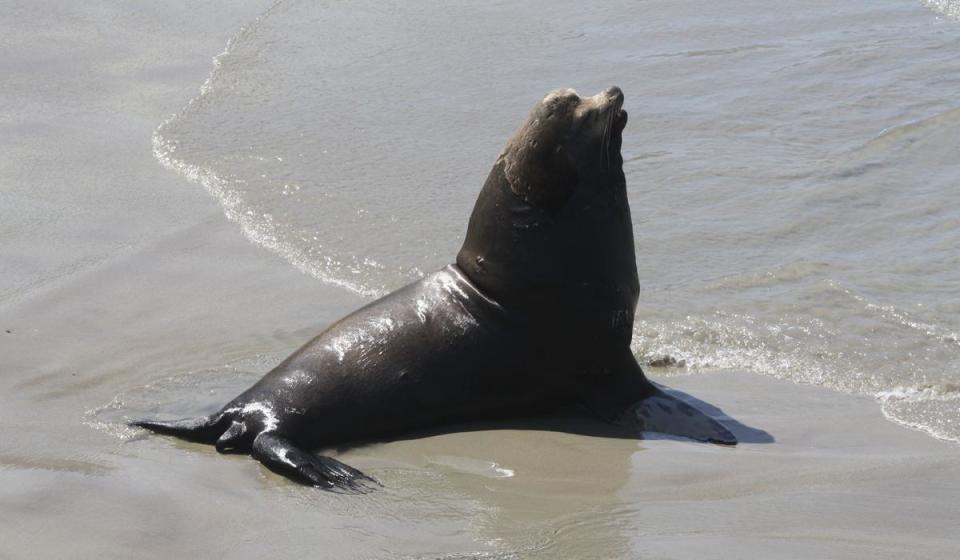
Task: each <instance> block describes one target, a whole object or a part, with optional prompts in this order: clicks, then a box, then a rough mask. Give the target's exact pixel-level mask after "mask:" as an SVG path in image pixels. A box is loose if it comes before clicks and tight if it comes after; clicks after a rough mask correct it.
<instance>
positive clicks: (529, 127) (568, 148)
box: [500, 87, 626, 210]
mask: <svg viewBox="0 0 960 560" xmlns="http://www.w3.org/2000/svg"><path fill="white" fill-rule="evenodd" d="M622 104H623V94H622V92H620V89H619V88H616V87H613V88H610V89H608V90H606V91H604V92H601V93H598V94H597V95H595V96H593V97H586V98H581V97H580V96H579V95H577V92H575V91H574V90H572V89H558V90H555V91H553V92H551V93H550V94H548V95H547V96H546V97H544V98H543V100H541V101H540V102H539V103H537V105H536V106H535V107H534V108H533V111H531V113H530V116H529V117H528V118H527V120H526V122H524V124H523V126H521V127H520V129H519V130H517V132H516V133H514V135H513V137H512V138H511V139H510V141H509V142H508V143H507V147H506V148H505V149H504V151H503V153H502V154H501V155H500V160H501V162H502V165H503V172H504V175H505V176H506V179H507V182H508V183H509V185H510V190H512V191H513V192H514V194H516V195H517V196H519V197H520V198H522V199H523V200H524V201H526V202H527V203H528V204H531V205H533V206H539V207H544V208H547V209H549V210H556V209H558V208H559V207H560V206H562V205H563V203H564V201H566V200H567V199H568V198H569V197H570V194H571V193H572V192H573V190H574V189H575V188H576V186H577V182H578V178H579V174H580V173H582V172H584V171H588V170H591V168H592V167H597V168H603V167H606V166H609V163H610V159H609V158H610V154H609V153H608V151H609V150H610V148H611V145H610V141H611V135H613V134H615V133H619V132H620V130H622V129H623V125H624V124H625V123H626V113H624V112H623V111H621V110H620V107H621V105H622ZM615 121H616V122H615ZM617 148H619V146H617Z"/></svg>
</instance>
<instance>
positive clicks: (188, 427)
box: [129, 414, 223, 443]
mask: <svg viewBox="0 0 960 560" xmlns="http://www.w3.org/2000/svg"><path fill="white" fill-rule="evenodd" d="M222 418H223V414H214V415H212V416H201V417H200V418H186V419H183V420H171V421H167V422H162V421H159V420H137V421H135V422H130V424H129V425H130V426H136V427H137V428H144V429H147V430H150V431H151V432H156V433H158V434H164V435H168V436H175V437H178V438H180V439H185V440H187V441H196V442H200V443H213V442H215V441H217V438H219V437H220V434H221V433H222V432H223V429H222V428H221V427H220V425H219V424H220V420H221V419H222Z"/></svg>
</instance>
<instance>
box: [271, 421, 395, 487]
mask: <svg viewBox="0 0 960 560" xmlns="http://www.w3.org/2000/svg"><path fill="white" fill-rule="evenodd" d="M253 457H254V458H255V459H257V460H258V461H260V462H261V463H263V464H264V466H266V467H267V468H269V469H270V470H272V471H274V472H276V473H278V474H281V475H283V476H286V477H287V478H289V479H291V480H293V481H295V482H299V483H301V484H306V485H308V486H313V487H316V488H320V489H322V490H328V491H331V492H338V493H346V494H366V493H367V492H369V491H371V490H373V489H374V488H375V487H377V486H383V485H382V484H380V482H379V481H377V480H376V479H375V478H373V477H371V476H369V475H367V474H364V473H363V472H361V471H359V470H357V469H355V468H353V467H351V466H350V465H347V464H345V463H341V462H340V461H338V460H336V459H334V458H332V457H324V456H319V455H313V454H312V453H307V452H306V451H303V450H302V449H300V448H298V447H296V446H295V445H294V444H293V442H291V441H290V440H288V439H286V438H284V437H282V436H279V435H277V434H275V433H272V432H264V433H261V434H260V435H258V436H257V437H256V439H254V441H253Z"/></svg>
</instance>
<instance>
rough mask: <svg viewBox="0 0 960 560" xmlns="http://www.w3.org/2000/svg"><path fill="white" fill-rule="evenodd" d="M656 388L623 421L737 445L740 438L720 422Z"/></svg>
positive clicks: (712, 441) (706, 440) (697, 438)
mask: <svg viewBox="0 0 960 560" xmlns="http://www.w3.org/2000/svg"><path fill="white" fill-rule="evenodd" d="M657 391H658V393H655V394H653V395H650V396H649V397H647V398H645V399H643V400H642V401H640V403H639V404H638V405H636V407H635V408H633V409H632V410H630V411H629V412H628V416H632V418H630V417H628V418H625V419H624V420H622V421H623V422H626V423H633V422H635V423H636V426H637V427H638V428H639V429H640V430H643V431H645V432H659V433H661V434H668V435H674V436H681V437H686V438H690V439H695V440H697V441H704V442H708V443H718V444H721V445H736V444H737V438H736V437H734V435H733V434H732V433H730V430H728V429H726V428H724V427H723V425H722V424H720V422H717V421H716V420H714V419H713V418H710V417H709V416H707V415H706V414H704V413H702V412H700V411H699V410H697V409H696V408H694V407H692V406H690V405H689V404H687V403H685V402H683V401H682V400H680V399H678V398H676V397H673V396H671V395H668V394H667V393H665V392H663V391H661V390H659V389H657Z"/></svg>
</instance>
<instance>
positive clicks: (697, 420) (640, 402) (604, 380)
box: [581, 351, 737, 445]
mask: <svg viewBox="0 0 960 560" xmlns="http://www.w3.org/2000/svg"><path fill="white" fill-rule="evenodd" d="M581 395H583V397H584V404H585V405H586V406H587V408H590V409H591V410H593V411H594V412H596V413H598V414H600V416H601V417H603V418H604V419H605V420H607V421H609V422H612V423H615V424H619V425H623V426H628V427H631V428H633V429H636V430H637V431H645V432H659V433H661V434H667V435H673V436H680V437H685V438H690V439H694V440H697V441H704V442H709V443H718V444H722V445H736V444H737V438H736V437H735V436H734V435H733V434H732V433H730V430H728V429H726V428H724V427H723V425H721V424H720V423H719V422H717V421H716V420H714V419H713V418H710V417H709V416H707V415H706V414H704V413H703V412H700V411H699V410H697V409H696V408H694V407H692V406H690V405H689V404H687V403H685V402H683V401H682V400H680V399H678V398H676V397H674V396H672V395H669V394H667V393H666V392H664V391H663V390H661V389H660V388H658V387H657V386H656V385H654V384H653V383H651V382H650V381H649V380H647V378H646V376H644V374H643V370H641V369H640V365H639V364H637V360H636V359H635V358H634V357H633V354H631V353H630V352H629V351H624V355H623V356H621V358H620V360H619V361H618V364H617V365H616V366H615V368H614V370H613V371H610V372H606V373H605V374H604V375H600V376H598V377H595V378H591V379H590V381H589V386H588V387H586V388H585V390H584V391H582V393H581Z"/></svg>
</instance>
